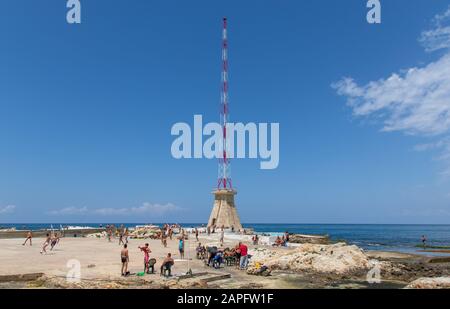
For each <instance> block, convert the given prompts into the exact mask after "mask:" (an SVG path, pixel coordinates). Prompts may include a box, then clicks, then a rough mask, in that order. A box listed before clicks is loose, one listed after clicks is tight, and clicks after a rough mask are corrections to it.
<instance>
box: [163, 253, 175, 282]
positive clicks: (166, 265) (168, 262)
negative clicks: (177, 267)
mask: <svg viewBox="0 0 450 309" xmlns="http://www.w3.org/2000/svg"><path fill="white" fill-rule="evenodd" d="M174 263H175V261H174V260H173V258H172V254H170V253H167V256H166V258H165V259H164V260H163V262H162V264H161V276H162V275H163V274H164V268H166V269H168V270H169V276H170V275H171V268H172V266H173V264H174Z"/></svg>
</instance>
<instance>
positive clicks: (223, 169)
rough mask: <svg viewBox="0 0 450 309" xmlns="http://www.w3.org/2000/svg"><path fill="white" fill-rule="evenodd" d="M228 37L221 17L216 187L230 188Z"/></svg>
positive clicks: (225, 21) (225, 24)
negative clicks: (219, 150)
mask: <svg viewBox="0 0 450 309" xmlns="http://www.w3.org/2000/svg"><path fill="white" fill-rule="evenodd" d="M228 116H229V115H228V39H227V19H226V17H224V19H223V32H222V98H221V103H220V124H221V126H222V135H223V136H222V157H221V158H220V159H219V175H218V183H217V188H218V189H221V188H222V189H225V190H226V189H232V184H231V170H230V159H229V158H228V155H227V150H228V147H227V146H228V145H227V122H228Z"/></svg>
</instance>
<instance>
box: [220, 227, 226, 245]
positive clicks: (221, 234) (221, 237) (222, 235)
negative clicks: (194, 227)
mask: <svg viewBox="0 0 450 309" xmlns="http://www.w3.org/2000/svg"><path fill="white" fill-rule="evenodd" d="M224 236H225V235H224V230H223V226H222V229H221V231H220V246H221V247H223V239H224Z"/></svg>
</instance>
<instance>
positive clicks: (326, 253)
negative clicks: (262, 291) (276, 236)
mask: <svg viewBox="0 0 450 309" xmlns="http://www.w3.org/2000/svg"><path fill="white" fill-rule="evenodd" d="M250 254H251V255H252V258H251V262H250V264H249V268H248V273H255V269H254V268H255V267H257V266H258V265H264V266H266V267H268V268H269V269H272V270H275V269H278V270H289V271H294V272H304V271H311V272H319V273H332V274H337V275H344V274H351V273H354V272H359V271H362V270H364V271H365V270H367V269H368V268H369V266H370V264H369V258H368V257H367V255H366V254H365V253H364V252H363V251H362V250H361V249H360V248H358V247H357V246H348V245H346V244H343V243H337V244H333V245H318V244H302V245H300V246H298V247H296V248H295V249H293V250H284V249H278V250H276V249H266V248H259V249H254V250H251V251H250Z"/></svg>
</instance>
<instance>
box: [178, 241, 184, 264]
mask: <svg viewBox="0 0 450 309" xmlns="http://www.w3.org/2000/svg"><path fill="white" fill-rule="evenodd" d="M178 250H179V251H180V257H181V259H184V238H183V237H181V238H180V241H179V242H178Z"/></svg>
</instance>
